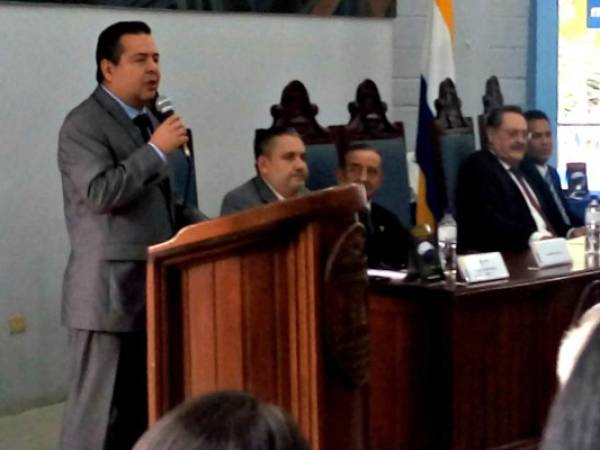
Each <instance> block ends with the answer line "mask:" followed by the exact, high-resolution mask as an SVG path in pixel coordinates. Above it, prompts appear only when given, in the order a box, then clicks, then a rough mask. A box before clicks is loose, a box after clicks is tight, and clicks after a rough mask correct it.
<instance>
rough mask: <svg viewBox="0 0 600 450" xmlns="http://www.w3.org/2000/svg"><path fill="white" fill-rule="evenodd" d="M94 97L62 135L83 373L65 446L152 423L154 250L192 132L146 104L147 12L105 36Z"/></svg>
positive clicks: (156, 69) (71, 288)
mask: <svg viewBox="0 0 600 450" xmlns="http://www.w3.org/2000/svg"><path fill="white" fill-rule="evenodd" d="M96 64H97V68H96V80H97V81H98V86H97V87H96V89H95V90H94V92H93V93H92V95H91V96H90V97H89V98H87V99H86V100H84V101H83V102H82V103H81V104H80V105H79V106H77V107H76V108H75V109H73V110H72V111H71V112H70V113H69V114H68V115H67V117H66V119H65V121H64V123H63V125H62V127H61V130H60V135H59V142H58V166H59V169H60V173H61V177H62V186H63V199H64V211H65V221H66V225H67V231H68V234H69V241H70V244H71V251H70V255H69V260H68V264H67V268H66V270H65V274H64V279H63V299H62V321H63V324H64V325H65V326H67V327H68V328H69V349H70V352H71V358H72V360H71V370H72V374H71V376H72V382H71V387H70V390H69V394H68V398H67V403H66V406H65V413H64V418H63V429H62V435H61V449H62V450H81V449H86V450H96V449H97V450H104V449H110V450H119V449H130V448H131V447H132V446H133V444H134V443H135V442H136V440H137V439H138V438H139V436H140V435H141V434H142V433H143V432H144V430H145V429H146V425H147V393H146V383H147V381H146V333H145V323H146V322H145V307H146V250H147V247H148V246H149V245H152V244H156V243H158V242H162V241H164V240H166V239H169V238H170V237H172V236H173V234H174V232H175V230H176V229H177V224H176V223H175V214H174V201H173V198H174V196H173V189H172V185H171V182H170V166H169V164H168V159H169V158H168V157H169V155H170V154H172V153H173V152H175V151H176V150H177V149H178V148H180V147H181V146H182V145H183V144H184V143H185V142H187V139H188V138H187V133H186V128H185V125H184V124H183V123H182V121H181V119H180V118H179V117H178V116H177V115H172V116H171V117H169V118H168V119H166V120H165V121H164V122H163V123H162V124H158V122H157V121H156V119H155V118H154V117H153V116H152V114H151V113H150V111H149V109H148V107H147V105H148V103H149V102H151V101H152V100H153V99H154V98H155V96H156V93H157V89H158V86H159V82H160V65H159V53H158V50H157V48H156V44H155V43H154V40H153V39H152V36H151V34H150V28H149V27H148V26H147V25H146V24H145V23H143V22H118V23H115V24H113V25H111V26H109V27H108V28H106V29H105V30H104V31H102V33H101V34H100V36H99V38H98V43H97V47H96Z"/></svg>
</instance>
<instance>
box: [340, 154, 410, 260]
mask: <svg viewBox="0 0 600 450" xmlns="http://www.w3.org/2000/svg"><path fill="white" fill-rule="evenodd" d="M383 176H384V174H383V167H381V155H380V154H379V152H378V151H377V150H376V149H375V148H373V147H372V146H370V145H368V144H354V145H351V146H350V147H349V148H348V150H346V152H344V154H343V156H342V159H341V161H340V167H339V168H338V170H337V179H338V182H339V183H340V184H347V183H358V184H362V185H363V186H364V187H365V191H366V193H367V201H368V206H367V209H366V210H365V211H361V212H360V213H359V217H360V219H361V222H362V224H363V225H364V226H365V232H366V238H367V245H366V251H367V260H368V261H367V265H368V267H370V268H378V269H400V268H403V267H406V265H407V261H408V249H409V245H410V239H411V238H410V236H409V234H408V231H406V229H405V228H404V227H403V226H402V224H401V223H400V221H399V220H398V218H397V217H396V215H395V214H394V213H393V212H391V211H389V210H387V209H386V208H384V207H383V206H381V205H379V204H378V203H376V202H374V201H373V195H375V193H376V192H377V191H378V190H379V188H380V187H381V185H382V184H383Z"/></svg>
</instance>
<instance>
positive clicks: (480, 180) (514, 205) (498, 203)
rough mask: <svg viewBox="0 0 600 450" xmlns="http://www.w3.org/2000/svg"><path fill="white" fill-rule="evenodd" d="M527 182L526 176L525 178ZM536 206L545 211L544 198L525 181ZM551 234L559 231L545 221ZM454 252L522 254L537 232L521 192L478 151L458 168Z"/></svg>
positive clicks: (497, 164) (493, 161) (494, 160)
mask: <svg viewBox="0 0 600 450" xmlns="http://www.w3.org/2000/svg"><path fill="white" fill-rule="evenodd" d="M525 177H526V178H527V174H525ZM527 181H528V182H529V185H530V186H531V188H532V189H533V191H534V192H535V194H536V196H537V198H538V200H539V201H540V206H541V207H542V209H543V210H544V209H546V208H547V207H548V206H547V205H546V203H545V199H546V196H545V195H544V194H543V193H541V192H540V191H539V190H538V188H537V185H536V184H535V183H532V182H531V180H529V179H528V178H527ZM547 219H548V220H549V221H550V223H551V225H552V226H553V227H554V228H555V230H556V231H557V232H558V233H560V231H562V230H561V227H560V224H558V223H553V222H552V219H553V218H552V217H548V218H547ZM456 221H457V226H458V250H459V252H466V251H477V252H486V251H500V252H506V251H522V250H526V249H527V248H528V246H529V237H530V236H531V234H532V233H534V232H535V231H537V227H536V225H535V221H534V220H533V217H532V216H531V213H530V212H529V208H528V206H527V203H526V201H525V199H524V198H523V195H522V194H521V191H520V190H519V188H518V187H517V185H516V184H515V182H514V181H513V180H512V179H511V177H510V175H509V174H508V173H507V171H506V169H504V167H503V166H502V165H501V164H500V162H499V161H498V159H497V158H496V156H495V155H494V154H493V153H491V152H489V151H487V150H481V151H477V152H475V153H473V154H471V155H470V156H469V157H468V158H467V159H466V160H465V161H464V163H463V164H462V166H461V168H460V171H459V175H458V185H457V192H456Z"/></svg>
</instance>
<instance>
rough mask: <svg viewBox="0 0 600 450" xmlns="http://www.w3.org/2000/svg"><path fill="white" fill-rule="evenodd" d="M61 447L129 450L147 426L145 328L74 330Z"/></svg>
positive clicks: (66, 449)
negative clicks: (129, 329)
mask: <svg viewBox="0 0 600 450" xmlns="http://www.w3.org/2000/svg"><path fill="white" fill-rule="evenodd" d="M69 347H70V350H71V358H72V361H71V363H72V366H71V370H72V373H71V377H72V378H71V386H70V390H69V395H68V397H67V403H66V405H65V413H64V417H63V428H62V434H61V447H60V448H61V450H130V449H131V448H132V447H133V445H134V444H135V442H136V441H137V439H138V438H139V437H140V436H141V435H142V433H143V432H144V431H145V429H146V427H147V421H148V413H147V409H148V408H147V405H148V400H147V381H146V379H147V375H146V333H145V332H131V333H106V332H98V331H90V330H70V332H69Z"/></svg>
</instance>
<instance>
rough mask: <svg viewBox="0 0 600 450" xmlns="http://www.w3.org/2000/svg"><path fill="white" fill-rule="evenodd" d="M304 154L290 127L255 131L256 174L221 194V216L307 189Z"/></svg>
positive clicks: (301, 145)
mask: <svg viewBox="0 0 600 450" xmlns="http://www.w3.org/2000/svg"><path fill="white" fill-rule="evenodd" d="M304 153H305V149H304V143H303V142H302V139H301V138H300V135H299V134H298V133H297V132H296V131H295V130H293V129H291V128H282V127H273V128H269V129H266V130H257V131H256V137H255V139H254V157H255V161H256V163H255V165H256V171H257V176H255V177H254V178H252V179H250V180H248V181H247V182H245V183H244V184H242V185H241V186H238V187H237V188H235V189H233V190H231V191H229V192H228V193H227V194H226V195H225V197H224V198H223V203H222V205H221V215H225V214H232V213H235V212H239V211H242V210H244V209H248V208H254V207H255V206H260V205H263V204H267V203H271V202H275V201H277V200H284V199H288V198H292V197H295V196H297V195H299V194H302V193H304V192H307V189H306V187H305V186H304V182H305V180H306V177H307V176H308V167H307V165H306V161H305V160H304Z"/></svg>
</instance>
